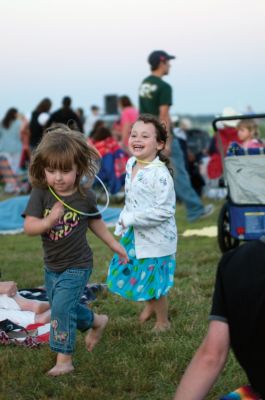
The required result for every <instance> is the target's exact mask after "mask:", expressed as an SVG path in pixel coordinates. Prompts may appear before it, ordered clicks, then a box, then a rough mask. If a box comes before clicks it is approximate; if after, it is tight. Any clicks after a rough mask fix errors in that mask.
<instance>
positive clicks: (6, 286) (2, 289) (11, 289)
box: [0, 281, 17, 297]
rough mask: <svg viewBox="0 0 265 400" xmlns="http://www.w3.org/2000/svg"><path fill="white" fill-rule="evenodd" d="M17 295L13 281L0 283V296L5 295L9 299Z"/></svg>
mask: <svg viewBox="0 0 265 400" xmlns="http://www.w3.org/2000/svg"><path fill="white" fill-rule="evenodd" d="M16 293H17V284H16V282H14V281H6V282H0V294H6V295H7V296H9V297H13V296H15V294H16Z"/></svg>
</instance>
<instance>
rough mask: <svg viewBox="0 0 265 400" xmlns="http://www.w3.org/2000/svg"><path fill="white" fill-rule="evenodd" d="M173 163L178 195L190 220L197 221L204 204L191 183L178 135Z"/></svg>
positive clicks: (175, 140)
mask: <svg viewBox="0 0 265 400" xmlns="http://www.w3.org/2000/svg"><path fill="white" fill-rule="evenodd" d="M171 164H172V167H173V169H174V176H173V178H174V187H175V192H176V196H177V197H178V198H179V199H180V200H181V201H182V202H183V203H184V204H185V207H186V210H187V218H188V221H190V222H191V221H195V220H196V219H197V218H199V217H200V216H201V215H202V213H203V210H204V206H203V204H202V201H201V199H200V197H199V196H198V195H197V193H196V192H195V190H194V189H193V187H192V185H191V181H190V177H189V174H188V172H187V170H186V167H185V163H184V157H183V152H182V150H181V147H180V144H179V140H178V138H176V137H174V138H173V142H172V147H171Z"/></svg>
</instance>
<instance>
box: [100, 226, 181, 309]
mask: <svg viewBox="0 0 265 400" xmlns="http://www.w3.org/2000/svg"><path fill="white" fill-rule="evenodd" d="M121 244H122V245H123V246H124V247H125V249H126V251H127V254H128V256H129V259H130V261H129V263H128V264H122V263H121V262H120V260H119V256H118V255H117V254H115V255H114V257H113V258H112V260H111V263H110V266H109V272H108V277H107V285H108V288H109V290H110V291H111V292H113V293H116V294H119V295H120V296H122V297H125V298H126V299H129V300H134V301H146V300H150V299H159V297H160V296H165V295H167V293H168V291H169V289H170V288H171V287H172V286H173V284H174V272H175V268H176V261H175V254H172V255H169V256H165V257H155V258H142V259H137V258H136V257H135V242H134V231H133V228H130V229H129V230H128V231H127V232H126V233H125V235H124V236H123V237H122V239H121Z"/></svg>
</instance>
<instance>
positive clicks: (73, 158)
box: [29, 124, 100, 191]
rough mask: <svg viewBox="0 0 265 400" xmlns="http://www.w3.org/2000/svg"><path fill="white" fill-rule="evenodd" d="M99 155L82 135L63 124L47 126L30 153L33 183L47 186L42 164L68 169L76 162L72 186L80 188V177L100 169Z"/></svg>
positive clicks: (30, 173)
mask: <svg viewBox="0 0 265 400" xmlns="http://www.w3.org/2000/svg"><path fill="white" fill-rule="evenodd" d="M99 162H100V156H99V154H98V152H97V151H96V150H95V149H94V148H93V147H91V146H89V145H88V144H87V141H86V139H85V137H84V135H83V134H82V133H81V132H79V131H74V130H71V129H70V128H69V127H68V126H66V125H63V124H57V125H54V126H53V127H52V128H48V129H47V130H46V131H45V132H44V135H43V138H42V140H41V142H40V143H39V145H38V146H37V148H36V149H35V151H34V152H33V154H32V157H31V161H30V167H29V177H30V181H31V184H32V186H33V187H42V188H47V182H46V178H45V171H44V169H45V168H50V169H52V170H57V169H58V170H60V171H70V170H71V169H72V168H73V165H74V164H75V165H76V166H77V178H76V182H75V186H76V187H77V188H78V189H79V190H80V191H81V188H80V181H81V179H82V177H83V176H87V177H88V178H89V179H90V180H91V181H93V180H94V177H95V174H96V173H97V171H98V169H99Z"/></svg>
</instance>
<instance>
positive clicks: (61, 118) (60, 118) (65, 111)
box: [47, 96, 83, 132]
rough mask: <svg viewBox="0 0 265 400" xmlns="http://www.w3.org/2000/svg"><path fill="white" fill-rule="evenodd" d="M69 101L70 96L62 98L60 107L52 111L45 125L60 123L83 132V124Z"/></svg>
mask: <svg viewBox="0 0 265 400" xmlns="http://www.w3.org/2000/svg"><path fill="white" fill-rule="evenodd" d="M71 103H72V100H71V98H70V97H68V96H65V97H64V98H63V100H62V107H61V108H59V110H57V111H55V112H54V113H52V115H51V116H50V119H49V121H48V124H47V126H48V127H49V126H51V125H52V124H53V123H61V124H65V125H67V126H69V128H72V129H77V130H79V131H80V132H83V125H82V123H81V121H80V119H79V117H78V115H77V114H76V113H75V112H74V111H73V110H72V108H71Z"/></svg>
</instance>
